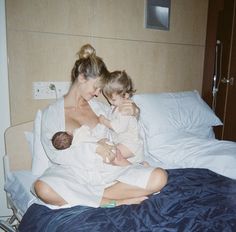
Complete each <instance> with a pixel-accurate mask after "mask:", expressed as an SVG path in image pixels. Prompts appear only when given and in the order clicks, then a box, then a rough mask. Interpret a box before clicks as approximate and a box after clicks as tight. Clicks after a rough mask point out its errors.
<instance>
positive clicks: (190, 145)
mask: <svg viewBox="0 0 236 232" xmlns="http://www.w3.org/2000/svg"><path fill="white" fill-rule="evenodd" d="M149 153H150V154H149V155H150V156H151V158H152V159H154V160H157V161H160V162H161V163H163V166H165V167H166V168H207V169H210V170H212V171H214V172H216V173H218V174H221V175H224V176H227V177H230V178H233V179H236V143H235V142H230V141H223V140H217V139H202V138H197V137H195V136H189V137H179V138H178V139H174V140H172V141H168V143H165V144H162V145H159V146H156V147H150V149H149Z"/></svg>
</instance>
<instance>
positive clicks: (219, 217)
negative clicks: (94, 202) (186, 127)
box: [19, 169, 236, 232]
mask: <svg viewBox="0 0 236 232" xmlns="http://www.w3.org/2000/svg"><path fill="white" fill-rule="evenodd" d="M168 172H169V181H168V185H167V186H166V187H165V188H164V189H163V190H162V191H161V193H160V194H157V195H153V196H150V197H149V199H148V200H145V201H144V202H143V203H141V204H140V205H130V206H127V205H125V206H119V207H115V208H106V209H104V208H90V207H82V206H76V207H72V208H68V209H59V210H51V209H48V208H47V207H44V206H40V205H36V204H34V205H32V206H31V207H30V208H29V209H28V210H27V212H26V214H25V215H24V217H23V219H22V221H21V223H20V225H19V231H20V232H43V231H48V232H56V231H57V232H73V231H82V232H86V231H89V232H93V231H101V232H113V231H120V232H131V231H133V232H145V231H146V232H147V231H158V232H173V231H179V232H190V231H194V232H198V231H199V232H204V231H208V232H211V231H217V232H233V231H236V180H232V179H229V178H226V177H223V176H221V175H217V174H216V173H213V172H211V171H209V170H206V169H174V170H168Z"/></svg>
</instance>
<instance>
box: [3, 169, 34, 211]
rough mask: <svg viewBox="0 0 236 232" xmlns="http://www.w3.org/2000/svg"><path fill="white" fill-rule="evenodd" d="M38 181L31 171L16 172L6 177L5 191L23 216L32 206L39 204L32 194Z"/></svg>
mask: <svg viewBox="0 0 236 232" xmlns="http://www.w3.org/2000/svg"><path fill="white" fill-rule="evenodd" d="M36 179H37V176H34V175H32V173H31V171H14V172H10V173H8V175H7V177H6V182H5V186H4V188H5V191H6V192H7V194H8V198H9V199H10V201H11V203H12V204H13V205H14V206H15V208H16V209H17V211H18V212H19V213H20V214H21V215H23V214H24V213H25V212H26V210H27V209H28V207H29V206H30V205H32V204H33V203H38V199H37V198H36V197H35V196H34V195H33V194H32V193H31V192H30V188H31V186H32V183H33V182H34V181H35V180H36Z"/></svg>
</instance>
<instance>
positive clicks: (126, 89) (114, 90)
mask: <svg viewBox="0 0 236 232" xmlns="http://www.w3.org/2000/svg"><path fill="white" fill-rule="evenodd" d="M102 92H103V95H104V96H105V98H106V99H107V100H108V101H109V102H110V104H111V105H114V106H119V105H121V104H122V103H123V100H126V99H129V98H130V97H132V96H133V94H134V93H135V90H134V88H133V82H132V80H131V78H130V77H129V76H128V75H127V73H126V72H125V71H114V72H111V73H110V75H109V77H108V78H106V80H105V82H104V87H103V90H102Z"/></svg>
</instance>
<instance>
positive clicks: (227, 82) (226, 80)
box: [221, 77, 234, 85]
mask: <svg viewBox="0 0 236 232" xmlns="http://www.w3.org/2000/svg"><path fill="white" fill-rule="evenodd" d="M221 82H222V83H224V84H230V85H234V77H231V78H229V79H227V78H225V77H224V78H223V79H221Z"/></svg>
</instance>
